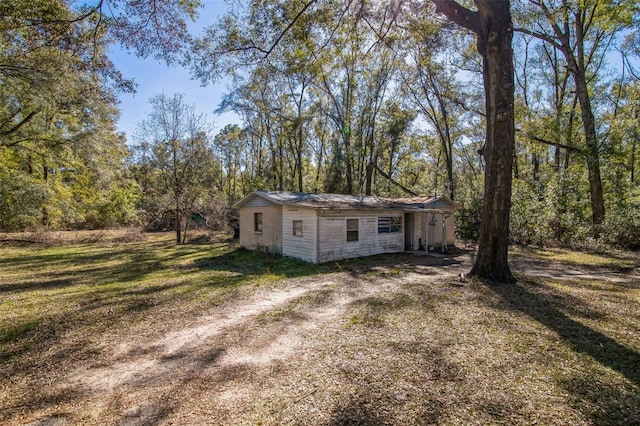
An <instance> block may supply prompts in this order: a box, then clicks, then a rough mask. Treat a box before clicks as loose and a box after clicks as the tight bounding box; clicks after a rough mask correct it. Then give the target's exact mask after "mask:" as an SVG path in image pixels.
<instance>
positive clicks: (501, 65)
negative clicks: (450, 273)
mask: <svg viewBox="0 0 640 426" xmlns="http://www.w3.org/2000/svg"><path fill="white" fill-rule="evenodd" d="M432 1H433V3H435V5H436V10H437V11H439V12H442V13H444V14H445V15H446V16H447V17H448V18H449V19H450V20H451V21H453V22H455V23H456V24H458V25H461V26H463V27H465V28H468V29H470V30H471V31H473V32H474V33H476V35H477V36H478V51H479V53H480V54H481V55H482V63H483V77H484V89H485V96H486V99H485V107H486V113H487V114H486V117H487V119H486V120H487V123H486V126H487V131H486V140H485V146H484V149H483V154H484V157H485V164H486V167H485V177H484V198H483V205H482V223H481V225H480V240H479V245H478V254H477V256H476V261H475V264H474V266H473V268H472V269H471V272H470V275H475V276H478V277H480V278H486V279H489V280H491V281H494V282H501V283H508V282H513V281H514V278H513V275H512V274H511V270H510V268H509V263H508V259H507V253H508V244H509V213H510V211H511V180H512V174H511V173H512V167H513V149H514V141H515V127H514V113H513V102H514V100H513V93H514V77H513V50H512V44H511V41H512V37H513V27H512V23H511V11H510V2H509V1H508V0H475V4H476V6H477V8H478V12H473V11H470V10H468V9H466V8H463V7H462V6H460V5H459V4H458V3H456V2H455V1H453V0H432Z"/></svg>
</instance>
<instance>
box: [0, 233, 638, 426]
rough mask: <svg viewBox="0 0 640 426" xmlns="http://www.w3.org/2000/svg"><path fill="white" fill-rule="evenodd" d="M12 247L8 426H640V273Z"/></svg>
mask: <svg viewBox="0 0 640 426" xmlns="http://www.w3.org/2000/svg"><path fill="white" fill-rule="evenodd" d="M172 238H173V235H171V234H136V233H124V232H115V231H111V232H108V233H97V234H96V233H93V234H75V233H74V234H57V236H56V237H55V238H51V239H48V240H47V241H41V242H35V243H33V242H18V241H13V242H11V241H7V240H10V239H12V237H11V236H6V238H3V241H4V242H3V243H0V271H1V274H0V389H1V393H0V423H5V424H33V425H52V424H56V425H57V424H225V425H226V424H309V425H317V424H325V425H343V424H353V425H356V424H362V425H365V424H366V425H376V424H378V425H384V424H390V425H399V424H406V425H414V424H465V425H466V424H483V425H484V424H534V423H539V424H585V425H587V424H640V309H639V308H638V306H640V270H639V266H640V255H639V254H638V253H626V252H616V253H612V254H607V255H598V254H585V253H577V252H570V251H566V250H542V249H522V248H513V250H512V255H511V263H512V267H513V270H514V271H515V273H516V275H517V276H518V277H519V280H518V284H517V285H514V286H488V285H486V284H483V283H481V282H476V281H473V280H472V281H466V280H461V279H460V274H461V273H463V272H467V271H468V270H469V269H470V267H471V260H472V252H471V251H466V250H462V249H460V250H458V251H457V252H456V253H454V254H452V255H449V256H446V257H433V256H424V255H422V256H420V255H405V254H402V255H388V256H379V257H373V258H368V259H355V260H351V261H343V262H339V263H332V264H326V265H308V264H305V263H301V262H298V261H295V260H291V259H278V258H272V257H270V256H266V255H262V254H258V253H251V252H247V251H244V250H238V249H237V248H236V246H235V243H234V242H232V241H227V240H225V239H223V238H221V237H209V236H205V235H202V236H200V237H199V238H197V239H196V240H193V241H192V242H190V243H188V244H185V245H182V246H177V245H175V244H174V243H173V240H172Z"/></svg>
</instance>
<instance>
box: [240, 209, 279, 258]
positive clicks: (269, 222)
mask: <svg viewBox="0 0 640 426" xmlns="http://www.w3.org/2000/svg"><path fill="white" fill-rule="evenodd" d="M255 213H262V231H261V232H260V231H258V232H257V231H256V230H255V228H254V217H255V216H254V214H255ZM240 247H244V248H246V249H249V250H256V249H257V248H264V249H266V250H268V251H269V252H271V253H282V206H280V205H278V204H274V203H271V202H269V201H267V200H264V199H262V198H259V197H256V198H254V199H253V200H249V202H247V203H246V204H245V205H243V206H242V207H240Z"/></svg>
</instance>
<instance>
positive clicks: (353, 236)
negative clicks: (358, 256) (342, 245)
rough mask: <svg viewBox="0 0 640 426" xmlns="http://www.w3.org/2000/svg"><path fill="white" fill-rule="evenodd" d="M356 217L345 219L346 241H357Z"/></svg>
mask: <svg viewBox="0 0 640 426" xmlns="http://www.w3.org/2000/svg"><path fill="white" fill-rule="evenodd" d="M358 231H359V228H358V219H347V241H358Z"/></svg>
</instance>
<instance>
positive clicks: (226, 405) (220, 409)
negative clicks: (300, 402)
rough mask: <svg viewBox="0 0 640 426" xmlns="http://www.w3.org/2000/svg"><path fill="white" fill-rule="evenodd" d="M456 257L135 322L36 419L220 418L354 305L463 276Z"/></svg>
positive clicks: (104, 345) (292, 282) (64, 379)
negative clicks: (65, 398) (151, 323)
mask: <svg viewBox="0 0 640 426" xmlns="http://www.w3.org/2000/svg"><path fill="white" fill-rule="evenodd" d="M450 260H451V259H448V261H447V262H444V263H445V264H444V265H443V260H442V259H438V258H432V257H424V258H423V259H422V261H421V262H417V263H416V264H412V265H411V268H410V270H406V269H398V268H395V267H387V266H381V267H376V268H375V269H374V270H370V271H356V272H354V271H348V272H341V273H331V274H325V275H322V276H317V277H309V278H302V279H287V280H284V281H282V282H280V283H278V284H277V285H275V286H269V287H265V288H258V289H257V291H256V292H255V293H254V294H252V295H250V296H247V297H244V298H240V299H237V300H234V301H233V303H229V304H227V305H225V306H223V307H222V308H221V309H216V310H214V311H212V312H210V313H208V314H207V315H204V316H201V317H199V318H197V319H196V320H195V321H192V322H191V323H189V324H180V323H175V324H173V325H171V326H170V327H169V331H168V332H166V333H164V334H163V335H161V336H158V335H157V333H156V332H154V331H153V330H151V329H150V328H149V327H148V326H147V325H145V324H141V325H138V326H135V327H133V328H132V329H131V330H129V331H128V332H127V334H122V335H119V336H116V337H115V338H114V337H113V336H112V337H111V339H113V340H110V341H100V342H97V343H96V346H97V348H96V350H97V351H99V352H100V354H101V355H100V356H99V359H97V360H95V359H94V360H92V361H91V362H89V363H84V364H83V365H80V366H78V367H76V368H74V369H73V370H71V371H68V372H67V373H66V374H64V375H62V376H60V377H59V378H58V379H57V380H55V382H54V383H52V384H51V389H50V390H49V393H50V394H54V395H73V396H74V397H73V398H71V399H72V400H73V408H71V407H65V406H64V405H63V406H62V407H47V409H46V410H43V411H42V412H39V413H37V412H34V413H32V415H33V416H35V417H36V418H39V420H37V421H35V422H32V423H30V424H32V425H53V424H55V425H58V424H76V423H96V422H97V423H107V424H156V423H159V422H162V423H165V422H166V423H169V424H170V423H172V422H177V423H178V424H185V423H193V422H195V423H201V422H203V421H204V420H203V419H207V420H206V421H204V423H206V424H216V423H217V421H219V420H220V421H222V419H228V418H229V416H231V417H234V416H233V415H232V413H238V412H241V411H242V409H243V408H242V407H245V406H246V405H247V404H251V395H252V394H255V393H256V392H258V391H259V390H260V389H261V386H262V385H263V383H262V381H261V376H264V375H268V374H269V373H272V372H273V371H274V370H276V369H279V368H282V363H286V360H287V359H288V358H289V357H295V356H296V354H300V353H302V352H304V351H306V350H309V348H308V344H309V342H313V336H314V334H315V333H317V332H318V331H319V330H321V329H322V328H323V327H324V326H325V325H326V324H329V323H331V322H334V321H336V319H338V318H339V317H340V316H342V315H344V314H345V312H346V311H347V310H348V309H349V307H350V306H353V305H354V304H357V303H358V302H359V301H362V300H366V299H368V298H372V297H374V296H376V295H377V294H380V293H384V292H393V291H396V290H397V288H398V287H399V286H401V285H402V284H403V283H413V282H427V281H429V280H433V279H442V278H445V277H446V278H449V279H457V277H458V276H459V275H460V272H461V271H465V270H466V269H467V268H468V263H467V262H468V260H467V259H466V257H465V256H462V257H461V258H459V259H455V261H454V262H449V261H450ZM447 264H449V265H448V266H447ZM56 408H57V409H56ZM30 417H31V416H30ZM32 418H33V417H32Z"/></svg>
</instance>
